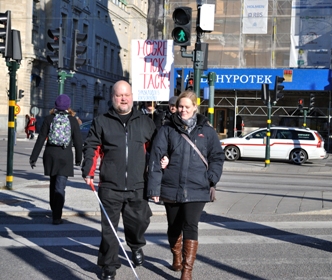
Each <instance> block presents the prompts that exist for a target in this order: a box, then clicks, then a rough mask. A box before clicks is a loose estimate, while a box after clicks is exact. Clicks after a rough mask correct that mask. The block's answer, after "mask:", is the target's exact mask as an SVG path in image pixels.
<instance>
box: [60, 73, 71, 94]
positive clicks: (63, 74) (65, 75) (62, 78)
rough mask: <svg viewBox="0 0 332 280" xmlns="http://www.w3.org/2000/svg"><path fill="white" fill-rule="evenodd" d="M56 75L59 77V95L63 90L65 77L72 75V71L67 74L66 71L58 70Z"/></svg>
mask: <svg viewBox="0 0 332 280" xmlns="http://www.w3.org/2000/svg"><path fill="white" fill-rule="evenodd" d="M58 77H59V95H61V94H63V92H64V88H65V81H66V79H67V78H72V77H74V73H69V74H67V73H66V71H64V70H60V71H59V73H58Z"/></svg>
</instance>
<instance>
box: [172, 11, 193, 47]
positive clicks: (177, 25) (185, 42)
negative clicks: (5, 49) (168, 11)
mask: <svg viewBox="0 0 332 280" xmlns="http://www.w3.org/2000/svg"><path fill="white" fill-rule="evenodd" d="M191 14H192V9H191V8H190V7H178V8H176V9H175V10H174V12H173V21H174V29H173V31H172V38H173V40H174V45H176V46H183V47H184V46H190V43H191V42H190V39H191V20H192V16H191Z"/></svg>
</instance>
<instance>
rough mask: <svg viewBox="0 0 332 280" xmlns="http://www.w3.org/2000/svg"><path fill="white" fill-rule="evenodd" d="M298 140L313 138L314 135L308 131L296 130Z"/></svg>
mask: <svg viewBox="0 0 332 280" xmlns="http://www.w3.org/2000/svg"><path fill="white" fill-rule="evenodd" d="M296 133H297V139H298V140H315V137H314V136H313V134H312V133H310V132H304V131H296Z"/></svg>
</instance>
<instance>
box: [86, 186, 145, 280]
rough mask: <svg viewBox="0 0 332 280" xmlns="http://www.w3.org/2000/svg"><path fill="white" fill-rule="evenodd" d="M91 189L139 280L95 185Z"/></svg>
mask: <svg viewBox="0 0 332 280" xmlns="http://www.w3.org/2000/svg"><path fill="white" fill-rule="evenodd" d="M90 187H91V189H92V191H93V192H94V194H95V195H96V197H97V199H98V202H99V205H100V207H101V209H102V210H103V212H104V214H105V216H106V218H107V221H108V223H109V224H110V226H111V228H112V231H113V233H114V235H115V237H116V239H117V240H118V242H119V244H120V247H121V249H122V251H123V253H124V254H125V256H126V259H127V260H128V263H129V265H130V267H131V269H132V270H133V272H134V274H135V277H136V279H137V280H139V278H138V276H137V273H136V271H135V269H134V267H133V265H132V264H131V261H130V259H129V258H128V255H127V253H126V250H125V249H124V247H123V246H122V244H121V241H120V238H119V236H118V235H117V233H116V230H115V228H114V226H113V224H112V222H111V220H110V218H109V217H108V215H107V213H106V210H105V208H104V205H103V204H102V203H101V200H100V198H99V196H98V193H97V191H96V189H95V186H94V185H93V183H91V184H90Z"/></svg>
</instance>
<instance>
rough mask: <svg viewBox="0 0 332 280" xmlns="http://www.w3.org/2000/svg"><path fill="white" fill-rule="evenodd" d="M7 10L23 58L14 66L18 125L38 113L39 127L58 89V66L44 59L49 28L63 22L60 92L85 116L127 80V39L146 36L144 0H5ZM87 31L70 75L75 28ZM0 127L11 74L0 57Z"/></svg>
mask: <svg viewBox="0 0 332 280" xmlns="http://www.w3.org/2000/svg"><path fill="white" fill-rule="evenodd" d="M7 10H10V11H11V26H12V29H16V30H19V31H20V36H21V47H22V57H23V58H22V61H21V64H20V66H19V69H18V71H17V92H18V90H24V97H23V98H22V99H21V100H19V101H18V102H17V104H18V105H19V106H20V108H21V111H20V113H19V114H18V115H17V116H16V123H17V131H23V129H24V122H25V120H24V116H25V115H26V114H30V113H36V117H37V129H38V128H39V126H40V125H41V123H42V118H43V117H44V116H45V115H47V114H48V112H49V110H50V109H52V108H53V106H54V100H55V99H56V97H57V95H58V94H59V91H60V90H59V81H58V80H59V72H58V69H56V68H55V67H53V66H52V65H51V64H50V63H48V62H47V59H46V57H47V55H48V54H50V52H49V51H48V49H47V43H48V42H50V41H52V40H51V39H50V38H49V36H48V35H47V32H48V30H49V29H56V28H58V27H60V26H61V27H62V28H63V46H64V68H63V69H62V71H64V72H65V73H66V75H68V77H66V79H65V81H64V90H63V93H66V94H68V95H69V96H70V97H71V99H72V109H74V110H75V111H76V112H77V115H78V116H79V117H80V118H81V119H82V120H83V121H84V120H90V119H92V118H93V117H94V116H96V115H98V114H100V113H103V112H105V111H106V110H107V108H108V102H109V95H110V91H111V89H112V86H113V84H114V83H115V82H116V81H118V80H120V79H124V80H127V81H129V82H130V81H131V77H130V72H131V60H130V57H131V40H132V39H146V38H147V23H146V21H147V19H146V18H147V10H148V3H147V1H146V0H60V1H52V0H20V1H18V0H4V1H1V2H0V12H2V13H3V12H6V11H7ZM74 30H78V31H79V32H80V33H86V34H87V40H86V41H85V42H84V44H85V45H86V46H87V52H86V54H85V58H86V64H85V65H84V66H82V67H81V68H79V69H78V70H77V71H76V72H75V73H73V77H70V75H71V72H70V69H69V68H70V67H69V66H70V58H71V51H72V43H73V42H72V40H73V32H74ZM0 68H1V69H3V71H1V73H0V76H1V80H2V81H3V82H2V83H1V84H0V130H1V131H6V130H7V122H8V107H9V106H8V90H9V76H8V68H7V66H6V62H5V59H1V58H0Z"/></svg>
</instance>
